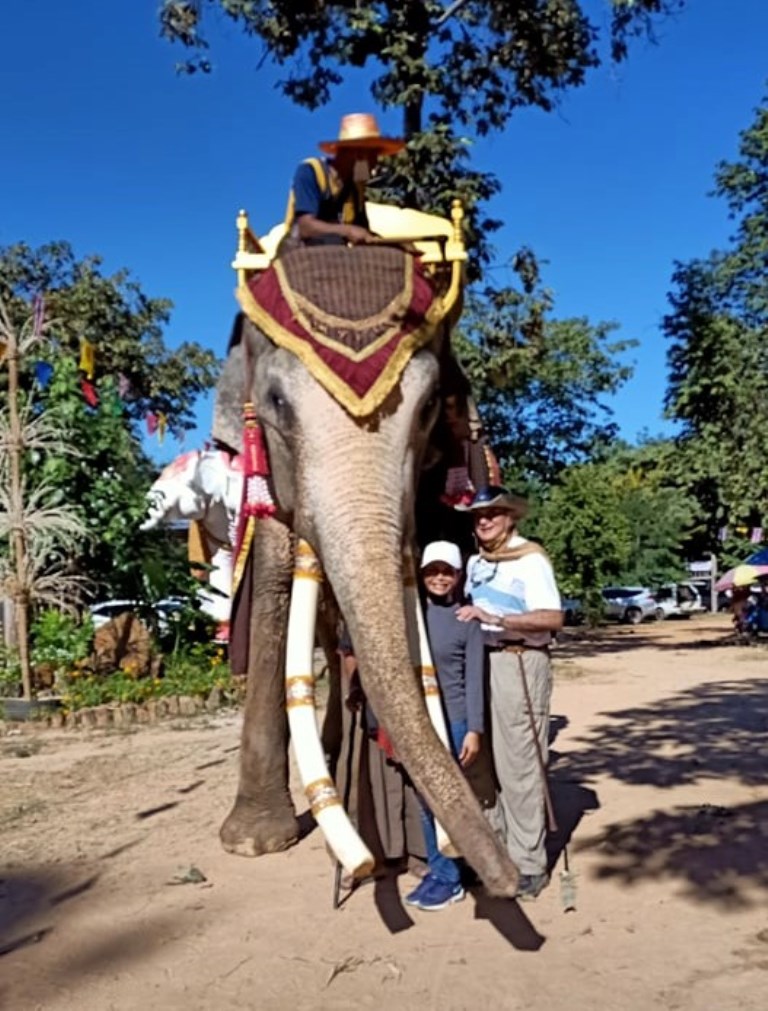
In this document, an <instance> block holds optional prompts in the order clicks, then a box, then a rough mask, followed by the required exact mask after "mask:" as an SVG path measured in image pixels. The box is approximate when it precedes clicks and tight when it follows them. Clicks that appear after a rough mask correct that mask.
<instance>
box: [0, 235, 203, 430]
mask: <svg viewBox="0 0 768 1011" xmlns="http://www.w3.org/2000/svg"><path fill="white" fill-rule="evenodd" d="M101 262H102V261H101V258H100V257H98V256H88V257H85V258H84V259H82V260H78V259H77V258H76V256H75V254H74V252H73V250H72V248H71V246H70V245H69V244H68V243H66V242H52V243H48V244H47V245H43V246H40V247H39V248H37V249H33V248H31V247H30V246H28V245H27V244H26V243H23V242H19V243H15V244H14V245H10V246H0V298H2V299H3V300H4V301H5V304H6V306H7V307H8V311H9V314H10V316H11V319H12V321H13V322H14V323H15V324H16V325H17V326H19V325H20V324H21V321H22V320H23V319H24V318H25V315H26V314H27V313H29V309H30V305H31V304H32V303H33V302H34V300H35V299H36V298H38V297H41V296H42V298H43V299H44V306H45V318H46V320H48V321H49V322H50V323H51V324H52V325H51V326H50V327H49V328H48V338H49V340H48V348H49V356H54V357H55V356H59V355H61V356H65V357H66V356H68V357H71V358H72V359H74V360H78V359H79V353H80V342H81V340H82V339H83V338H85V339H87V340H88V341H90V342H91V343H92V344H93V345H94V347H95V354H96V375H97V377H99V378H101V377H104V376H110V377H113V378H114V379H115V380H117V378H118V377H119V376H120V375H122V376H123V377H124V384H125V385H126V387H127V392H126V394H125V397H124V402H125V406H126V411H127V417H128V418H129V419H130V421H131V422H132V423H133V424H134V426H137V425H138V424H139V423H140V421H141V420H142V419H143V418H144V417H145V416H146V415H147V414H148V413H150V412H151V413H154V414H156V415H160V414H162V415H164V416H165V417H166V419H167V421H168V427H169V429H170V431H172V432H176V433H181V432H183V431H185V430H189V429H192V428H194V426H195V421H194V414H193V406H194V403H195V399H196V398H197V396H198V395H199V394H200V393H202V392H204V391H205V390H207V389H210V388H211V387H212V386H213V383H214V382H215V379H216V374H217V366H216V357H215V355H214V354H213V352H212V351H209V350H207V349H206V348H203V347H201V346H200V345H199V344H195V343H192V342H185V343H183V344H181V345H180V346H179V347H178V348H175V349H173V350H172V349H170V348H168V347H167V346H166V345H165V341H164V340H163V326H164V325H165V324H166V323H167V322H168V320H169V318H170V313H171V309H172V308H173V304H172V303H171V302H170V301H169V300H168V299H160V298H150V297H148V296H147V295H145V294H144V293H143V292H142V290H141V287H140V286H139V284H138V283H137V282H136V281H135V280H134V279H133V278H132V277H131V276H130V273H129V272H128V271H127V270H119V271H117V272H116V273H115V274H111V275H105V274H103V273H102V270H101ZM29 382H31V375H30V374H29V373H28V376H27V385H29Z"/></svg>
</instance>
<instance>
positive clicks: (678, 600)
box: [653, 583, 707, 621]
mask: <svg viewBox="0 0 768 1011" xmlns="http://www.w3.org/2000/svg"><path fill="white" fill-rule="evenodd" d="M653 596H654V597H655V599H656V605H657V606H656V617H657V618H658V619H659V621H662V620H663V619H664V618H690V617H691V615H692V614H703V613H704V612H705V611H706V610H707V608H706V606H705V605H704V602H703V600H702V599H701V594H700V593H699V591H698V589H697V588H696V587H695V586H694V585H693V583H667V584H666V585H665V586H660V587H659V588H658V590H654V593H653Z"/></svg>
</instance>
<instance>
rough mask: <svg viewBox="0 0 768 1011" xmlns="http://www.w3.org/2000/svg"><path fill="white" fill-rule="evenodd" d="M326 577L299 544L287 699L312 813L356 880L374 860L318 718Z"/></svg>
mask: <svg viewBox="0 0 768 1011" xmlns="http://www.w3.org/2000/svg"><path fill="white" fill-rule="evenodd" d="M322 579H323V574H322V570H321V568H320V563H319V562H318V559H317V556H316V555H315V553H314V551H313V550H312V548H311V547H310V545H309V544H308V543H307V542H306V541H303V540H300V541H299V542H298V544H297V545H296V562H295V567H294V572H293V587H292V589H291V605H290V611H289V614H288V639H287V645H286V662H285V695H286V708H287V710H288V724H289V726H290V730H291V740H292V741H293V749H294V754H295V756H296V763H297V765H298V767H299V775H300V776H301V781H302V784H303V786H304V791H305V793H306V795H307V800H308V801H309V806H310V810H311V812H312V815H313V816H314V818H315V820H316V821H317V823H318V825H319V826H320V828H321V830H322V832H323V835H324V836H325V839H326V841H327V843H328V845H329V846H330V848H331V849H332V850H333V852H334V854H335V856H336V859H337V860H338V861H339V863H340V864H341V865H342V867H343V868H344V870H345V871H346V872H347V873H348V874H351V875H353V876H354V877H357V878H363V877H366V875H368V874H370V873H371V872H372V870H373V866H374V859H373V856H372V855H371V853H370V851H369V850H368V847H367V846H366V845H365V843H364V842H363V841H362V839H361V838H360V836H359V835H358V834H357V832H356V831H355V828H354V827H353V825H352V822H351V821H350V820H349V817H348V816H347V812H346V811H345V810H344V806H343V804H342V803H341V799H340V797H339V794H338V792H337V790H336V787H335V785H334V783H333V780H332V779H331V777H330V775H329V772H328V765H327V763H326V760H325V754H324V753H323V747H322V744H321V743H320V734H319V732H318V728H317V718H316V716H315V678H314V674H313V672H312V655H313V650H314V645H315V621H316V618H317V597H318V592H319V586H320V583H321V582H322Z"/></svg>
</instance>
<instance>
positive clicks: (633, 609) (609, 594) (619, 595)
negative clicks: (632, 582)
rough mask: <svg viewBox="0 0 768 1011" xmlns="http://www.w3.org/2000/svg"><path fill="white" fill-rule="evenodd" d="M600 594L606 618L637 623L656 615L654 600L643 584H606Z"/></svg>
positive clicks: (631, 623) (632, 623)
mask: <svg viewBox="0 0 768 1011" xmlns="http://www.w3.org/2000/svg"><path fill="white" fill-rule="evenodd" d="M602 594H603V610H604V612H605V616H606V618H616V619H617V620H618V621H626V622H627V623H628V624H629V625H639V624H640V622H641V621H645V620H646V618H656V617H658V615H657V614H656V609H657V606H658V605H657V604H656V600H655V598H654V596H653V594H652V593H651V591H650V590H649V589H647V588H646V587H644V586H606V588H605V589H604V590H603V591H602Z"/></svg>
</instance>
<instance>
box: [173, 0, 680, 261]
mask: <svg viewBox="0 0 768 1011" xmlns="http://www.w3.org/2000/svg"><path fill="white" fill-rule="evenodd" d="M683 5H684V0H606V8H607V11H609V12H610V15H611V18H610V28H609V32H608V45H607V47H606V48H607V49H608V50H609V51H610V56H611V58H612V59H614V60H617V61H618V60H622V59H623V58H624V57H625V56H626V55H627V48H628V42H629V40H630V39H631V37H632V36H633V35H638V34H642V35H645V36H648V35H649V34H652V30H653V24H654V21H655V19H656V18H657V17H659V16H664V15H666V14H669V13H671V12H672V11H676V10H679V9H680V8H681V7H682V6H683ZM587 7H588V4H587V3H586V2H577V0H517V2H516V3H509V2H507V0H458V2H454V3H449V0H445V2H444V3H439V2H437V0H376V2H372V3H349V2H347V0H308V2H301V3H299V2H296V0H269V2H267V0H163V3H162V4H161V6H160V15H159V16H160V28H161V33H162V35H163V36H165V37H166V38H168V39H170V40H171V41H174V42H180V43H182V44H183V45H184V46H186V47H188V48H190V49H191V50H192V51H193V52H194V53H195V55H193V56H192V58H191V59H188V60H186V61H185V62H183V63H182V64H180V65H179V69H182V70H187V71H194V70H201V71H204V72H207V71H209V70H211V67H212V64H211V61H210V60H209V58H208V51H209V41H208V37H209V27H210V26H211V24H212V23H213V21H214V18H215V15H216V14H221V13H224V14H226V15H227V17H229V18H231V19H232V20H233V21H234V22H235V23H236V24H237V25H238V27H240V28H242V29H243V31H244V32H245V33H246V34H247V35H248V36H250V37H252V38H253V39H254V40H256V41H257V43H259V44H260V45H261V46H262V47H263V50H264V53H265V55H266V57H268V58H270V59H271V60H273V61H274V62H275V63H277V64H278V65H279V66H280V67H283V68H285V69H286V71H287V74H286V76H285V77H284V78H283V79H282V80H281V81H280V82H279V85H278V87H279V88H280V90H281V91H282V92H283V94H284V95H286V96H287V97H288V98H290V99H291V100H292V101H293V102H296V103H297V104H298V105H301V106H304V107H305V108H309V109H314V108H317V107H318V106H321V105H324V104H325V103H327V102H328V101H329V100H330V97H331V94H332V91H333V89H334V87H335V86H336V85H338V84H340V83H341V82H342V81H343V80H344V77H345V74H347V73H348V72H350V71H357V70H360V69H362V68H365V69H366V70H368V71H369V77H370V91H371V96H372V98H373V101H374V102H375V103H376V104H377V105H379V106H380V107H382V108H384V109H386V108H398V109H401V110H402V116H403V135H404V136H405V138H406V139H407V140H408V142H409V143H408V147H407V149H406V151H405V152H403V154H401V155H399V156H398V157H397V158H395V159H392V162H391V166H390V167H389V168H388V169H387V170H386V172H385V173H384V175H383V177H382V179H381V183H380V187H379V192H380V194H381V195H382V196H385V197H387V196H389V197H392V196H394V197H395V198H396V200H397V201H398V202H400V203H402V204H404V205H405V206H413V207H418V208H420V209H422V210H426V211H435V212H438V213H443V214H446V213H447V211H448V209H449V206H450V199H451V198H452V197H455V196H460V197H461V198H462V199H463V201H464V203H465V206H466V208H467V209H468V211H469V220H470V229H471V231H472V233H473V236H474V240H475V241H474V242H473V243H472V248H473V250H474V251H475V253H476V256H477V260H478V262H483V261H484V260H486V259H487V257H488V255H489V249H488V245H487V241H486V238H487V235H488V233H489V231H491V230H492V229H493V228H494V227H495V226H497V225H498V222H494V221H493V220H491V219H489V218H487V217H484V216H483V215H482V214H481V213H479V210H478V206H477V205H478V203H480V202H482V201H484V200H486V199H487V198H488V197H489V196H491V195H492V194H493V193H494V192H496V190H497V189H498V181H497V180H496V179H495V178H494V177H493V176H492V175H489V174H486V173H481V172H477V171H476V170H473V169H472V168H471V167H470V166H469V165H468V163H467V150H468V147H469V146H470V145H471V143H472V141H473V139H474V138H476V137H482V136H484V135H485V134H487V133H489V132H491V131H494V130H501V129H503V128H504V127H505V126H506V125H507V123H508V121H509V119H510V117H511V116H512V115H513V113H514V112H515V110H517V109H518V108H521V107H525V106H529V107H530V106H536V107H539V108H542V109H544V110H547V111H548V110H550V109H552V108H553V106H554V104H555V102H556V100H557V96H558V94H559V93H560V92H561V91H563V90H564V89H567V88H571V87H576V86H578V85H580V84H582V83H583V82H584V80H585V77H586V74H587V72H588V71H589V70H591V69H593V68H594V67H596V66H598V65H599V64H600V62H601V59H602V58H603V50H601V47H600V45H599V42H598V37H599V32H598V29H597V26H596V24H595V22H594V20H592V19H590V17H589V16H588V14H587ZM606 8H604V9H606ZM598 16H599V11H598Z"/></svg>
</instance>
